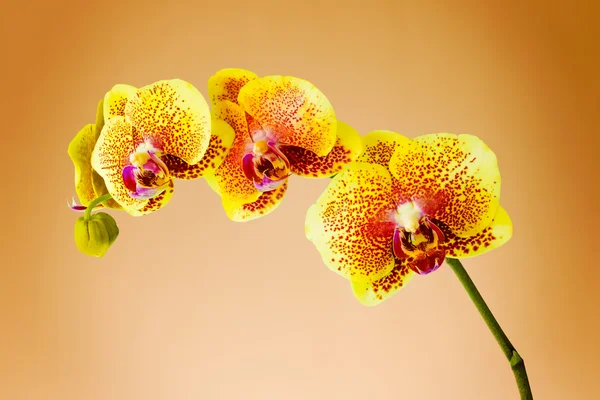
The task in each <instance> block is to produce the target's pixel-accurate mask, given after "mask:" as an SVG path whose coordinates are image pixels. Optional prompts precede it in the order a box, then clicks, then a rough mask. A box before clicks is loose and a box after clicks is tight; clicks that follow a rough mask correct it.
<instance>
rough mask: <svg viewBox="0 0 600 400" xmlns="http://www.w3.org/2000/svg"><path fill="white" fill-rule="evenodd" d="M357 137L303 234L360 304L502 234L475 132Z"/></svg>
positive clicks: (489, 169)
mask: <svg viewBox="0 0 600 400" xmlns="http://www.w3.org/2000/svg"><path fill="white" fill-rule="evenodd" d="M363 141H364V144H365V150H364V152H363V153H362V154H361V155H360V157H359V158H358V159H357V161H356V162H354V163H352V164H350V165H349V166H348V167H347V169H345V170H343V171H342V172H340V173H339V174H338V175H337V176H336V177H335V178H333V180H332V182H331V183H330V184H329V186H328V187H327V189H326V190H325V192H324V193H323V194H322V195H321V197H320V198H319V199H318V200H317V202H316V203H315V204H314V205H313V206H311V208H310V209H309V211H308V213H307V217H306V233H307V237H308V238H309V239H310V240H311V241H312V242H313V243H314V244H315V246H316V247H317V249H318V250H319V251H320V253H321V255H322V257H323V260H324V262H325V264H327V266H328V267H329V268H330V269H332V270H334V271H335V272H337V273H339V274H340V275H342V276H344V277H345V278H348V279H349V280H350V282H351V286H352V289H353V292H354V294H355V296H356V297H357V299H358V300H359V301H360V302H362V303H363V304H365V305H370V306H371V305H376V304H379V303H381V302H382V301H384V300H385V299H387V298H389V297H390V296H392V295H393V294H395V293H396V292H397V291H398V290H399V289H400V288H402V287H403V286H404V285H405V284H406V283H407V282H408V281H409V280H410V279H411V278H412V277H413V276H415V275H426V274H429V273H431V272H433V271H435V270H437V269H438V268H439V267H440V266H441V265H442V263H443V262H444V259H445V257H452V258H465V257H472V256H476V255H479V254H483V253H485V252H487V251H489V250H492V249H494V248H496V247H498V246H500V245H502V244H504V243H505V242H506V241H508V240H509V239H510V237H511V235H512V223H511V220H510V218H509V216H508V214H507V213H506V211H505V210H504V209H503V208H502V207H500V205H499V196H500V171H499V169H498V164H497V161H496V156H495V155H494V153H493V152H492V151H491V150H490V149H489V148H488V147H487V146H486V145H485V144H484V143H483V142H482V141H481V140H480V139H478V138H477V137H475V136H471V135H452V134H432V135H423V136H420V137H417V138H415V139H413V140H409V139H407V138H405V137H404V136H401V135H399V134H396V133H394V132H389V131H375V132H372V133H370V134H368V135H366V136H365V137H364V138H363Z"/></svg>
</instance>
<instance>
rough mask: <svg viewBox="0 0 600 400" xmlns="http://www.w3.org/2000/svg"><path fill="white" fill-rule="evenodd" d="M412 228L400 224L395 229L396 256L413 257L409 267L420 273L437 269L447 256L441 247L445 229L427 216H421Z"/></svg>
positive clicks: (423, 273) (393, 240)
mask: <svg viewBox="0 0 600 400" xmlns="http://www.w3.org/2000/svg"><path fill="white" fill-rule="evenodd" d="M410 228H411V230H409V229H407V228H406V227H403V226H398V227H397V228H396V229H395V230H394V236H393V239H392V250H393V253H394V256H395V257H396V258H397V259H408V258H412V261H410V262H409V267H410V268H411V269H412V270H413V271H414V272H416V273H418V274H420V275H426V274H429V273H431V272H433V271H435V270H437V269H438V268H439V267H440V266H441V265H442V263H443V262H444V258H445V256H446V250H444V249H443V248H440V247H439V246H440V244H442V243H444V241H445V235H444V233H443V231H442V230H441V229H440V228H439V227H438V226H437V225H436V224H435V222H433V221H432V220H431V219H430V218H429V217H427V216H423V217H421V218H420V219H419V220H418V223H417V224H416V225H411V227H410Z"/></svg>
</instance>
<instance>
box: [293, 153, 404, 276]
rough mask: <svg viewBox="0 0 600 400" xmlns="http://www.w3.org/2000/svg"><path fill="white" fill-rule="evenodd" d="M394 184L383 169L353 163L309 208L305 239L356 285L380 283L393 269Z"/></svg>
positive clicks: (373, 165)
mask: <svg viewBox="0 0 600 400" xmlns="http://www.w3.org/2000/svg"><path fill="white" fill-rule="evenodd" d="M391 193H392V180H391V177H390V174H389V172H388V171H387V170H386V169H385V168H384V167H382V166H380V165H375V164H367V163H352V164H350V165H349V166H348V168H347V169H344V170H342V172H340V173H339V174H338V175H336V176H335V178H333V179H332V180H331V182H330V183H329V185H328V187H327V188H326V189H325V191H324V192H323V194H322V195H321V196H320V197H319V199H318V200H317V202H316V203H315V204H314V205H313V206H312V207H311V208H310V209H309V210H308V213H307V216H306V224H305V229H306V236H307V238H309V239H310V240H311V241H312V242H313V243H314V244H315V246H316V247H317V250H319V252H320V253H321V256H322V257H323V261H324V262H325V264H326V265H327V266H328V267H329V268H330V269H331V270H333V271H335V272H337V273H339V274H340V275H342V276H344V277H346V278H350V279H352V280H356V281H375V280H378V279H381V278H383V277H384V276H386V275H387V274H388V273H389V272H390V271H391V270H392V269H393V268H394V255H393V252H392V239H393V235H394V228H395V226H394V222H393V216H392V213H393V209H394V202H393V199H392V197H391Z"/></svg>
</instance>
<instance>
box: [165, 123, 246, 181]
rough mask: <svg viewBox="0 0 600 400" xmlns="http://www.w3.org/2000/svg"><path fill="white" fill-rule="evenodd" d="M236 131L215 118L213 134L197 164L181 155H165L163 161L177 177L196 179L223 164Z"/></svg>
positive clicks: (172, 174)
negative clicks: (184, 159)
mask: <svg viewBox="0 0 600 400" xmlns="http://www.w3.org/2000/svg"><path fill="white" fill-rule="evenodd" d="M234 137H235V132H234V131H233V128H232V127H231V126H229V124H227V123H226V122H225V121H222V120H219V119H216V118H213V120H212V134H211V136H210V143H209V144H208V149H207V150H206V153H204V157H202V160H200V162H198V163H197V164H192V165H190V164H188V163H186V162H185V161H183V160H182V159H181V158H179V157H175V156H172V155H169V154H167V155H164V156H162V157H161V159H162V161H163V162H164V163H165V164H166V165H167V167H168V168H169V172H170V174H171V176H173V177H174V178H177V179H196V178H200V177H202V176H204V175H205V174H207V173H208V172H209V171H214V170H215V169H216V168H217V167H219V166H220V165H221V163H222V162H223V160H224V159H225V156H226V155H227V152H228V151H229V149H230V148H231V145H232V144H233V139H234Z"/></svg>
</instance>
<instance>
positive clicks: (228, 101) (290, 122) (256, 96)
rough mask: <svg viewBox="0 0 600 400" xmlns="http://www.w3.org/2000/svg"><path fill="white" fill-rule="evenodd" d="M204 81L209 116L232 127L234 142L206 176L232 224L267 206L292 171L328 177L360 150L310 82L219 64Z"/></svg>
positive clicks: (281, 194) (274, 203)
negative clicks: (223, 67)
mask: <svg viewBox="0 0 600 400" xmlns="http://www.w3.org/2000/svg"><path fill="white" fill-rule="evenodd" d="M208 84H209V87H208V90H209V97H210V100H211V103H212V106H213V111H212V112H213V116H214V117H216V118H218V119H220V120H223V121H225V122H227V123H228V124H229V125H231V127H232V128H233V130H234V131H235V139H234V140H233V143H232V145H231V148H230V150H229V152H228V154H227V155H226V157H225V159H224V160H223V162H222V163H221V165H220V166H219V167H217V168H216V169H215V170H213V171H211V172H210V173H207V174H205V177H206V179H207V181H208V183H209V184H210V186H211V187H212V188H213V189H214V190H215V191H216V192H217V193H219V194H220V195H221V198H222V203H223V207H224V209H225V212H226V214H227V215H228V217H229V218H230V219H232V220H234V221H247V220H251V219H255V218H258V217H260V216H263V215H266V214H268V213H269V212H271V211H273V210H274V209H275V208H276V207H277V206H278V205H279V204H280V203H281V201H282V199H283V197H284V195H285V192H286V190H287V180H288V177H289V176H290V175H292V174H295V175H299V176H302V177H309V178H324V177H330V176H332V175H334V174H336V173H337V172H339V171H340V170H341V169H342V168H343V167H344V166H345V165H346V164H348V163H349V162H351V161H352V160H354V159H355V158H356V157H357V156H358V155H359V153H360V152H361V150H362V142H361V140H360V136H359V135H358V133H357V132H356V131H355V130H354V129H353V128H351V127H350V126H348V125H347V124H344V123H343V122H340V121H338V120H337V119H336V116H335V113H334V111H333V107H332V106H331V104H330V103H329V101H328V100H327V98H326V97H325V95H324V94H323V93H321V92H320V91H319V90H318V89H317V88H316V87H315V86H314V85H313V84H311V83H310V82H307V81H305V80H302V79H299V78H294V77H289V76H267V77H263V78H259V77H258V76H257V75H256V74H254V73H252V72H250V71H246V70H242V69H224V70H221V71H219V72H217V73H216V74H215V75H214V76H213V77H211V78H210V79H209V83H208Z"/></svg>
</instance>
